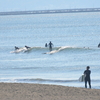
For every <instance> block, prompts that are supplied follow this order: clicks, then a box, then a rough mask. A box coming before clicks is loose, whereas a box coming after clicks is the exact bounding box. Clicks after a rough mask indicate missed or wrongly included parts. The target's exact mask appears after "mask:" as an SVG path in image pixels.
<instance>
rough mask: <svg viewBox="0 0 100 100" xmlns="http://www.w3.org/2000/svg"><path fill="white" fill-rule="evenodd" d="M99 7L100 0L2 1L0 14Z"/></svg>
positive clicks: (0, 2)
mask: <svg viewBox="0 0 100 100" xmlns="http://www.w3.org/2000/svg"><path fill="white" fill-rule="evenodd" d="M99 7H100V0H0V12H1V11H27V10H48V9H72V8H99Z"/></svg>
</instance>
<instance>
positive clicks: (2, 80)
mask: <svg viewBox="0 0 100 100" xmlns="http://www.w3.org/2000/svg"><path fill="white" fill-rule="evenodd" d="M0 81H1V82H24V83H47V82H48V83H66V82H77V81H78V80H53V79H42V78H36V79H35V78H25V79H13V78H12V79H0Z"/></svg>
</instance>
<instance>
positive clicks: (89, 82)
mask: <svg viewBox="0 0 100 100" xmlns="http://www.w3.org/2000/svg"><path fill="white" fill-rule="evenodd" d="M89 69H90V67H89V66H87V67H86V70H85V71H84V74H85V75H86V76H85V88H87V82H88V84H89V88H91V79H90V74H91V71H90V70H89Z"/></svg>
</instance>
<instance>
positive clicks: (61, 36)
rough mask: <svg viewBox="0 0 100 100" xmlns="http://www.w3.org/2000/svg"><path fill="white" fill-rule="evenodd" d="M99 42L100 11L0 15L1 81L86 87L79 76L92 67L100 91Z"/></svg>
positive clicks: (95, 85)
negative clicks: (26, 47) (50, 46)
mask: <svg viewBox="0 0 100 100" xmlns="http://www.w3.org/2000/svg"><path fill="white" fill-rule="evenodd" d="M50 41H51V42H52V43H53V45H54V46H53V50H52V52H51V53H50V51H49V48H48V47H45V43H47V44H48V43H49V42H50ZM99 42H100V12H88V13H87V12H85V13H59V14H55V13H54V14H32V15H28V14H27V15H9V16H7V15H5V16H0V82H10V83H11V82H12V83H38V84H55V85H63V86H73V87H84V82H79V77H80V76H81V75H82V74H83V72H84V70H85V69H86V66H90V70H91V84H92V88H97V89H100V48H98V44H99ZM25 45H27V46H29V47H31V49H29V50H24V49H25ZM15 46H17V47H19V48H22V49H23V50H22V51H20V52H15V48H14V47H15Z"/></svg>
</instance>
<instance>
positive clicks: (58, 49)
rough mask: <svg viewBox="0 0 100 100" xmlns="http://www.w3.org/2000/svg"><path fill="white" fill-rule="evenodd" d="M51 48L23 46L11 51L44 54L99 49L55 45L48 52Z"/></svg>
mask: <svg viewBox="0 0 100 100" xmlns="http://www.w3.org/2000/svg"><path fill="white" fill-rule="evenodd" d="M48 50H49V48H48V47H31V48H28V49H26V48H25V47H22V48H20V49H18V50H15V51H11V52H10V53H21V52H22V53H29V52H30V53H31V52H40V51H41V52H45V53H43V54H54V53H57V52H60V51H63V50H65V51H70V50H73V51H76V50H77V51H79V50H80V51H83V50H98V49H96V48H89V47H74V46H62V47H54V48H53V50H52V51H50V52H46V51H48Z"/></svg>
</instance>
